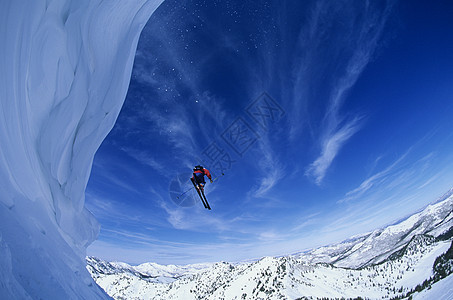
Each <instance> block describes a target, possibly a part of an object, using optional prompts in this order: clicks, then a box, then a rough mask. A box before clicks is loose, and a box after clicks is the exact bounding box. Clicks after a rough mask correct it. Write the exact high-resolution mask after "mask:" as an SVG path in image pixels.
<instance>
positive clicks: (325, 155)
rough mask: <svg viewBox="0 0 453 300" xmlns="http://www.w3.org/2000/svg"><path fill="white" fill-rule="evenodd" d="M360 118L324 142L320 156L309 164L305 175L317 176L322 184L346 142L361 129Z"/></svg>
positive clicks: (330, 135)
mask: <svg viewBox="0 0 453 300" xmlns="http://www.w3.org/2000/svg"><path fill="white" fill-rule="evenodd" d="M359 123H360V122H358V119H354V120H353V121H351V122H349V123H347V124H345V125H344V126H343V127H341V128H340V129H338V130H337V131H335V132H333V133H329V134H328V136H327V137H326V138H325V139H324V140H323V142H322V150H321V154H320V156H319V157H318V158H317V159H316V160H315V161H314V162H313V163H312V164H311V165H310V166H309V168H308V169H307V171H306V172H305V175H307V176H312V177H314V178H315V182H316V184H318V185H319V184H321V182H322V180H323V179H324V176H325V175H326V172H327V169H328V168H329V167H330V165H331V164H332V162H333V160H334V159H335V157H336V156H337V154H338V152H339V151H340V149H341V148H342V147H343V146H344V144H345V143H346V142H347V141H348V140H349V139H350V138H351V136H353V135H354V134H355V133H356V132H357V131H358V130H359V129H360V124H359Z"/></svg>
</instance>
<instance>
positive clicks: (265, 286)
mask: <svg viewBox="0 0 453 300" xmlns="http://www.w3.org/2000/svg"><path fill="white" fill-rule="evenodd" d="M452 213H453V196H452V195H451V193H450V194H449V195H447V196H446V197H445V198H444V199H442V200H441V201H439V202H437V203H435V204H433V205H430V206H428V207H427V208H426V209H424V210H423V211H422V212H420V213H417V214H414V215H412V216H411V217H409V218H407V219H406V220H404V221H402V222H400V223H398V224H395V225H391V226H388V227H386V228H383V229H380V230H376V231H374V232H372V233H368V234H365V235H361V236H358V237H354V238H351V239H349V240H347V241H345V242H343V243H339V244H336V245H332V246H328V247H322V248H319V249H315V250H313V251H310V252H307V253H300V254H295V255H290V256H285V257H265V258H262V259H261V260H258V261H255V262H248V263H226V262H220V263H215V264H201V265H200V264H199V265H187V266H161V265H158V264H143V265H140V266H130V265H127V264H124V263H109V262H104V261H101V260H99V259H96V258H92V257H91V258H87V262H88V266H87V268H88V270H89V271H90V273H91V274H92V276H93V278H94V279H95V281H96V282H97V283H98V284H99V285H100V286H101V287H102V288H103V289H104V290H105V291H106V292H107V293H108V294H109V295H110V296H112V297H113V298H115V299H299V298H300V299H304V298H308V299H310V298H314V299H316V298H342V297H345V298H356V297H362V298H369V299H391V298H395V299H398V298H399V299H401V298H403V297H408V296H412V297H415V299H417V297H420V299H429V297H430V295H431V296H433V295H434V296H435V297H436V299H452V298H449V297H451V296H452V295H453V291H452V290H451V289H445V288H442V287H444V286H446V284H445V282H451V280H452V279H451V278H452V276H448V275H449V274H451V273H452V271H453V257H452V252H453V248H452V247H453V244H452V235H453V220H452ZM445 253H446V254H445ZM447 286H448V284H447ZM427 287H430V289H429V290H428V289H427ZM431 287H432V288H431ZM422 290H423V292H422V293H420V294H419V293H418V292H420V291H422ZM433 293H435V294H433ZM442 297H443V298H442Z"/></svg>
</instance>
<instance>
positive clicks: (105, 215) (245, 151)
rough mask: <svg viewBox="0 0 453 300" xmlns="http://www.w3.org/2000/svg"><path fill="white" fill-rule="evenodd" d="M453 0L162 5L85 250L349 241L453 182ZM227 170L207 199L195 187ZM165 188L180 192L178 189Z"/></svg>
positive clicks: (242, 248)
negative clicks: (202, 177) (95, 231)
mask: <svg viewBox="0 0 453 300" xmlns="http://www.w3.org/2000/svg"><path fill="white" fill-rule="evenodd" d="M452 13H453V3H451V1H440V2H438V3H437V4H436V5H433V4H430V3H429V2H428V1H410V3H409V2H407V1H405V2H397V1H379V3H377V2H374V1H370V2H365V1H260V2H256V1H187V0H185V1H173V0H171V1H170V0H167V1H165V2H164V3H163V4H162V5H161V7H159V9H158V10H157V11H156V13H155V14H154V15H153V16H152V17H151V19H150V20H149V22H148V24H147V25H146V27H145V29H144V31H143V33H142V35H141V39H140V42H139V45H138V50H137V54H136V59H135V64H134V70H133V73H132V78H131V82H130V87H129V92H128V95H127V97H126V101H125V103H124V106H123V109H122V111H121V113H120V115H119V118H118V121H117V123H116V125H115V127H114V128H113V130H112V131H111V133H110V134H109V136H108V137H107V138H106V140H105V141H104V142H103V144H102V145H101V147H100V149H99V151H98V152H97V154H96V157H95V160H94V164H93V169H92V173H91V177H90V181H89V184H88V187H87V191H86V206H87V207H88V209H89V210H90V211H91V212H92V213H93V214H94V215H95V217H96V218H97V219H98V220H99V222H100V224H101V232H100V236H99V239H98V240H97V241H96V242H95V243H93V245H92V246H90V247H89V248H88V255H95V256H97V257H100V258H104V259H107V260H117V261H124V262H128V263H132V264H138V263H142V262H149V261H152V262H157V263H162V264H170V263H173V264H187V263H197V262H210V261H240V260H247V259H254V258H259V257H262V256H269V255H272V256H273V255H285V254H291V253H295V252H299V251H304V250H307V249H311V248H313V247H318V246H323V245H327V244H330V243H333V242H339V241H341V240H343V239H346V238H348V237H350V236H352V235H355V234H360V233H365V232H367V231H371V230H374V229H377V228H379V227H382V226H384V225H387V224H390V223H392V222H395V221H397V220H400V219H401V218H404V217H406V216H408V215H409V214H411V213H414V212H416V211H418V210H420V209H421V208H423V207H425V206H426V205H427V204H429V203H431V202H433V201H435V200H436V199H437V198H438V197H439V196H441V195H442V194H443V193H444V192H446V191H447V190H448V189H450V188H451V187H452V186H453V176H452V175H453V174H452V170H453V169H452V167H453V151H452V150H453V121H452V116H453V101H452V100H453V34H452V29H453V18H451V15H452ZM199 163H202V164H204V166H206V167H207V168H208V169H210V171H211V172H212V173H213V175H214V177H216V176H219V175H221V173H222V172H223V173H224V174H225V175H224V176H221V177H219V178H218V180H216V181H215V183H213V184H209V183H208V185H207V187H206V193H207V197H208V200H209V203H210V205H211V207H212V210H211V211H208V210H206V209H204V208H203V206H202V204H201V202H200V201H199V200H198V199H197V198H196V197H197V195H196V194H195V193H194V192H193V190H192V191H189V192H188V193H187V194H185V195H184V196H182V197H180V198H178V199H177V198H176V197H175V196H176V195H177V194H178V191H181V193H182V192H184V191H185V190H186V188H187V187H190V185H188V182H187V180H188V177H189V176H190V173H191V168H192V166H193V165H196V164H199ZM170 192H171V193H170Z"/></svg>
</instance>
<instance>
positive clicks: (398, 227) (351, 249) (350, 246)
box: [302, 193, 453, 268]
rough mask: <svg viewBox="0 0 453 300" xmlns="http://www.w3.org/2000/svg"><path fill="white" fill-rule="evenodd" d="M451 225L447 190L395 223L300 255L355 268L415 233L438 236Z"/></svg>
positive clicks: (450, 199)
mask: <svg viewBox="0 0 453 300" xmlns="http://www.w3.org/2000/svg"><path fill="white" fill-rule="evenodd" d="M452 226H453V195H452V193H448V194H446V195H445V197H444V198H443V199H441V200H440V201H439V202H437V203H435V204H432V205H429V206H428V207H427V208H426V209H424V210H423V211H422V212H420V213H417V214H414V215H412V216H410V217H409V218H407V219H406V220H404V221H402V222H400V223H398V224H395V225H392V226H388V227H386V228H384V229H379V230H375V231H373V232H371V233H368V234H366V235H363V236H358V237H355V238H352V239H350V240H348V241H345V242H343V243H339V244H336V245H332V246H328V247H322V248H319V249H315V250H313V251H311V252H309V253H306V254H302V256H303V257H304V258H305V259H306V260H309V261H310V262H312V263H316V262H326V263H332V264H334V265H335V266H338V267H348V268H358V267H363V266H367V265H369V264H373V263H378V262H380V261H382V260H384V259H386V258H387V257H388V256H389V255H390V254H391V253H392V252H393V251H395V250H396V249H399V248H402V247H403V245H405V244H407V243H408V242H409V241H410V240H411V239H412V238H413V237H414V236H415V235H417V234H430V235H433V236H438V235H440V234H442V233H444V232H445V231H447V230H448V229H450V228H451V227H452Z"/></svg>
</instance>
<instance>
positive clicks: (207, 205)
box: [201, 189, 211, 210]
mask: <svg viewBox="0 0 453 300" xmlns="http://www.w3.org/2000/svg"><path fill="white" fill-rule="evenodd" d="M201 194H203V198H204V201H205V203H206V205H205V207H206V208H207V209H209V210H211V207H210V206H209V203H208V199H206V195H205V194H204V190H203V189H201Z"/></svg>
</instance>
